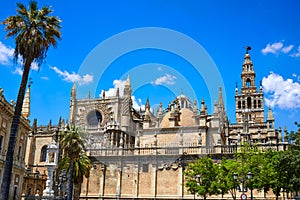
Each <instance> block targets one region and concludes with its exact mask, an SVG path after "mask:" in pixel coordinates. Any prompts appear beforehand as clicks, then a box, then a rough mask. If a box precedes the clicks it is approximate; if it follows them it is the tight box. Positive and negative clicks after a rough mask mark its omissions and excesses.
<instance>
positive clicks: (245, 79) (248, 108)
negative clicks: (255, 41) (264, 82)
mask: <svg viewBox="0 0 300 200" xmlns="http://www.w3.org/2000/svg"><path fill="white" fill-rule="evenodd" d="M249 50H251V47H249V46H247V47H246V54H245V56H244V62H243V68H242V74H241V79H242V88H241V91H240V92H239V89H238V86H236V89H235V103H236V111H235V114H236V122H237V123H242V122H245V121H247V122H257V123H263V122H264V105H263V98H264V95H263V91H262V86H261V85H260V87H259V90H257V88H256V85H255V71H254V67H253V63H252V61H251V59H250V54H249Z"/></svg>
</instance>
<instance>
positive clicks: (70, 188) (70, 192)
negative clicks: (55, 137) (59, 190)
mask: <svg viewBox="0 0 300 200" xmlns="http://www.w3.org/2000/svg"><path fill="white" fill-rule="evenodd" d="M73 169H74V162H73V161H72V160H71V163H70V169H69V174H68V193H67V200H72V197H73V180H72V179H73Z"/></svg>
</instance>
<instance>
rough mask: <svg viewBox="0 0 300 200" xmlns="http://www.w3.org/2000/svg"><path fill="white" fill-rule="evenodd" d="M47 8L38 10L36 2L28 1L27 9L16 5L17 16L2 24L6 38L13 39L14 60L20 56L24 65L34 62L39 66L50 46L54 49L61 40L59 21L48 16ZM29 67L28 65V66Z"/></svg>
mask: <svg viewBox="0 0 300 200" xmlns="http://www.w3.org/2000/svg"><path fill="white" fill-rule="evenodd" d="M52 12H53V11H52V10H51V9H50V8H49V7H43V8H41V9H38V5H37V2H35V1H30V3H29V8H28V9H27V8H26V6H25V5H24V4H22V3H17V14H16V15H14V16H10V17H8V18H6V19H5V20H4V21H3V22H2V24H4V25H5V26H6V27H5V31H6V32H8V33H7V35H6V36H7V37H15V44H16V47H15V51H14V58H15V59H16V60H17V59H18V57H19V55H21V56H22V58H23V62H24V63H30V64H31V63H32V62H33V61H36V62H37V63H38V64H41V63H42V61H43V60H44V59H45V57H46V53H47V50H48V48H49V47H50V46H54V47H56V45H57V40H59V39H60V38H61V33H60V31H59V30H60V28H61V25H60V23H61V20H60V19H59V18H57V17H55V16H49V14H51V13H52ZM29 66H30V65H29Z"/></svg>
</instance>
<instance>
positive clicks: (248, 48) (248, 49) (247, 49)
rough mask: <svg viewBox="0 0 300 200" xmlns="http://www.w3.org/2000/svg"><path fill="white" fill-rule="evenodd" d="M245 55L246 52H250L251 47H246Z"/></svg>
mask: <svg viewBox="0 0 300 200" xmlns="http://www.w3.org/2000/svg"><path fill="white" fill-rule="evenodd" d="M245 48H246V54H248V52H249V51H250V50H251V47H250V46H246V47H245Z"/></svg>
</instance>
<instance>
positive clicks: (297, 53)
mask: <svg viewBox="0 0 300 200" xmlns="http://www.w3.org/2000/svg"><path fill="white" fill-rule="evenodd" d="M291 56H292V57H295V58H298V57H300V45H299V46H298V49H297V52H295V53H293V54H291Z"/></svg>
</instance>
